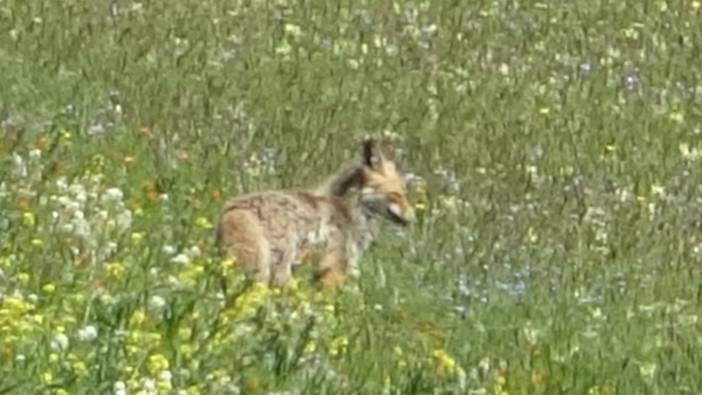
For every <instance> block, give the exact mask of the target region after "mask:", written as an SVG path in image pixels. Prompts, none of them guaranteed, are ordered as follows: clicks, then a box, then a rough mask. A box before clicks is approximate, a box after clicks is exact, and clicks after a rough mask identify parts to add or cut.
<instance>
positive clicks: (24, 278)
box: [17, 272, 31, 285]
mask: <svg viewBox="0 0 702 395" xmlns="http://www.w3.org/2000/svg"><path fill="white" fill-rule="evenodd" d="M30 278H31V277H30V276H29V274H28V273H24V272H23V273H19V274H18V275H17V280H18V281H19V282H20V283H22V285H27V283H28V282H29V279H30Z"/></svg>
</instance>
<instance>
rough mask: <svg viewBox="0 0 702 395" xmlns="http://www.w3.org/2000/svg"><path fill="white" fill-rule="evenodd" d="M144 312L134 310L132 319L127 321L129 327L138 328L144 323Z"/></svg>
mask: <svg viewBox="0 0 702 395" xmlns="http://www.w3.org/2000/svg"><path fill="white" fill-rule="evenodd" d="M146 318H147V317H146V312H144V310H141V309H140V310H136V311H134V313H133V314H132V318H130V319H129V325H130V326H140V325H142V324H143V323H144V322H146Z"/></svg>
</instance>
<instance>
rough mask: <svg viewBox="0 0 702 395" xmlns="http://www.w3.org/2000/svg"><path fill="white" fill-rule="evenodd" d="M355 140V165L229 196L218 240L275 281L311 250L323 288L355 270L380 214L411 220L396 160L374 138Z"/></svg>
mask: <svg viewBox="0 0 702 395" xmlns="http://www.w3.org/2000/svg"><path fill="white" fill-rule="evenodd" d="M361 145H362V149H361V160H360V161H359V163H354V164H351V165H347V166H345V167H343V168H342V169H341V170H340V171H339V172H338V173H337V174H335V175H334V176H332V177H331V178H330V179H329V180H328V181H327V182H326V183H324V184H322V185H321V186H319V187H317V188H314V189H311V190H283V191H265V192H257V193H251V194H246V195H242V196H239V197H236V198H234V199H232V200H231V201H229V202H228V203H227V204H226V205H225V207H224V209H223V211H222V213H221V215H220V218H219V222H218V225H217V230H216V242H217V244H218V246H219V247H220V248H222V249H224V250H225V251H226V252H227V254H228V255H230V256H233V257H235V258H236V262H237V265H238V266H240V267H244V268H247V269H251V270H253V271H254V272H255V276H256V279H257V280H258V281H261V282H264V283H266V284H269V285H273V286H283V285H285V284H286V283H287V282H288V281H289V280H290V278H291V276H292V270H293V267H294V266H296V265H299V264H301V262H302V261H303V260H305V257H306V256H307V255H308V254H310V253H313V252H317V253H318V254H319V255H320V259H319V267H318V271H317V275H316V278H317V280H318V281H319V282H320V285H322V286H323V287H325V288H335V287H337V286H339V285H341V284H342V283H343V282H344V280H345V279H346V277H347V276H356V275H357V274H358V261H359V258H360V256H361V254H362V253H363V252H364V251H365V250H366V249H367V248H368V247H369V246H370V245H371V243H372V242H373V240H374V239H375V238H376V236H377V234H378V222H379V220H380V219H387V220H390V222H392V223H395V224H397V225H401V226H407V225H409V224H410V223H412V222H413V221H414V208H413V206H412V204H411V203H410V201H409V200H408V197H407V190H406V186H405V182H404V178H403V175H402V174H401V173H400V171H399V169H398V168H397V166H396V164H395V161H394V159H393V158H392V157H390V156H389V155H388V153H387V152H384V150H382V149H381V148H380V146H379V144H378V143H377V142H376V140H374V139H365V140H364V141H363V143H362V144H361ZM385 151H387V150H385Z"/></svg>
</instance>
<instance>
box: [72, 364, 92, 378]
mask: <svg viewBox="0 0 702 395" xmlns="http://www.w3.org/2000/svg"><path fill="white" fill-rule="evenodd" d="M72 367H73V373H75V374H76V376H79V377H84V376H87V375H88V367H87V366H85V362H83V361H76V362H74V363H73V365H72Z"/></svg>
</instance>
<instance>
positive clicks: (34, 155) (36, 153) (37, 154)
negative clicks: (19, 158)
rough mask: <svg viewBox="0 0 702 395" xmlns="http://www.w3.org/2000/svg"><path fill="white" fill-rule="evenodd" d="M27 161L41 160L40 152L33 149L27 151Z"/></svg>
mask: <svg viewBox="0 0 702 395" xmlns="http://www.w3.org/2000/svg"><path fill="white" fill-rule="evenodd" d="M29 159H33V160H38V159H41V150H40V149H36V148H35V149H33V150H31V151H29Z"/></svg>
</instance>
